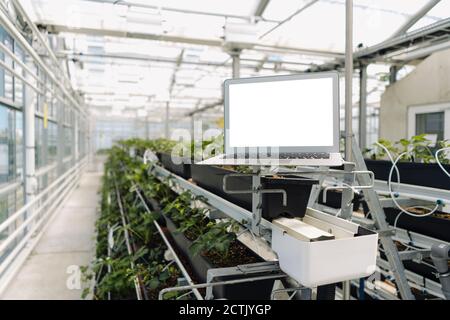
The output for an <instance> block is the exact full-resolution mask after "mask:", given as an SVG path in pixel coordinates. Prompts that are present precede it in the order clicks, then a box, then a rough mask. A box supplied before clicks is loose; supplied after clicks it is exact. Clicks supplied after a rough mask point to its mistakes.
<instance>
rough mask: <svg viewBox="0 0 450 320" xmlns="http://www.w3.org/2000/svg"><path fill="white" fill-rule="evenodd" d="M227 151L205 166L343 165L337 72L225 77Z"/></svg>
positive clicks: (207, 162) (210, 160)
mask: <svg viewBox="0 0 450 320" xmlns="http://www.w3.org/2000/svg"><path fill="white" fill-rule="evenodd" d="M224 131H225V132H224V144H225V148H224V150H225V153H224V154H220V155H218V156H215V157H212V158H209V159H207V160H204V161H201V162H199V163H198V164H205V165H261V166H289V165H292V166H340V165H342V164H343V159H342V156H341V154H340V152H339V75H338V73H337V72H320V73H305V74H296V75H280V76H278V75H277V76H267V77H255V78H241V79H229V80H225V82H224Z"/></svg>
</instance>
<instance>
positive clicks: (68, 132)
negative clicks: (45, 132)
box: [64, 127, 72, 157]
mask: <svg viewBox="0 0 450 320" xmlns="http://www.w3.org/2000/svg"><path fill="white" fill-rule="evenodd" d="M64 138H65V139H64V140H65V141H64V150H65V151H64V156H66V157H68V156H70V155H71V154H72V128H68V127H65V128H64Z"/></svg>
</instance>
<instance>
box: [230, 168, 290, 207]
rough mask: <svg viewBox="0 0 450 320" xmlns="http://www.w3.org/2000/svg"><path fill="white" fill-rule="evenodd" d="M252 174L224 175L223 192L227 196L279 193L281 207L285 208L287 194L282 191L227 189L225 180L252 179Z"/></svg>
mask: <svg viewBox="0 0 450 320" xmlns="http://www.w3.org/2000/svg"><path fill="white" fill-rule="evenodd" d="M253 176H254V175H253V174H243V173H231V174H228V175H225V176H224V177H223V191H225V192H226V193H229V194H243V193H258V192H259V193H281V194H282V195H283V206H285V207H286V206H287V192H286V190H284V189H262V188H261V187H259V188H254V189H247V190H230V189H228V188H227V180H228V179H229V178H231V177H253Z"/></svg>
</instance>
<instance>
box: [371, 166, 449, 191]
mask: <svg viewBox="0 0 450 320" xmlns="http://www.w3.org/2000/svg"><path fill="white" fill-rule="evenodd" d="M364 161H365V162H366V166H367V169H368V170H370V171H373V173H374V174H375V179H378V180H386V181H387V180H388V179H389V172H390V170H391V167H392V163H391V162H390V161H385V160H370V159H364ZM397 167H398V170H399V171H400V178H401V182H402V183H407V184H414V185H419V186H426V187H431V188H438V189H447V190H449V189H450V179H449V178H448V176H447V175H446V174H445V173H444V172H443V171H442V169H441V168H440V167H439V165H438V164H435V163H416V162H398V163H397ZM443 167H444V168H445V169H446V170H447V171H448V172H450V165H443ZM392 181H394V182H396V181H397V174H396V173H395V170H394V172H393V173H392Z"/></svg>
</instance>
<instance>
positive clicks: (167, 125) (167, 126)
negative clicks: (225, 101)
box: [164, 101, 170, 139]
mask: <svg viewBox="0 0 450 320" xmlns="http://www.w3.org/2000/svg"><path fill="white" fill-rule="evenodd" d="M169 118H170V105H169V101H167V102H166V117H165V122H164V137H165V138H166V139H170V130H169V121H170V119H169Z"/></svg>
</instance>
